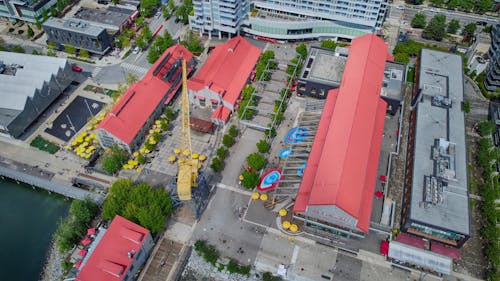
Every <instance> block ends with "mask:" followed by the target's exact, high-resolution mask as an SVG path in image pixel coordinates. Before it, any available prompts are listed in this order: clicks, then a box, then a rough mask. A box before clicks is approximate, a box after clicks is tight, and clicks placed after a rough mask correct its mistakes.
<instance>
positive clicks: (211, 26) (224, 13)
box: [189, 0, 250, 38]
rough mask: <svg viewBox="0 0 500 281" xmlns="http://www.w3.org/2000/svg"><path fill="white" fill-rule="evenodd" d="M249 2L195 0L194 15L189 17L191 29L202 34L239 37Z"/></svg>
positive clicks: (241, 0)
mask: <svg viewBox="0 0 500 281" xmlns="http://www.w3.org/2000/svg"><path fill="white" fill-rule="evenodd" d="M249 2H250V1H249V0H193V7H194V15H193V16H190V17H189V27H190V28H191V29H194V30H197V31H199V32H200V34H208V36H209V37H211V36H212V35H218V37H219V38H221V37H222V36H223V35H225V36H227V37H232V36H233V35H239V33H240V29H241V26H242V24H243V22H244V20H245V18H246V16H247V14H248V11H249Z"/></svg>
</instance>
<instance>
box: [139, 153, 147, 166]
mask: <svg viewBox="0 0 500 281" xmlns="http://www.w3.org/2000/svg"><path fill="white" fill-rule="evenodd" d="M146 160H147V159H146V156H144V155H142V154H139V155H138V156H137V162H139V164H140V165H144V164H146Z"/></svg>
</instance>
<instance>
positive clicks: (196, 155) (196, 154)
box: [191, 153, 200, 159]
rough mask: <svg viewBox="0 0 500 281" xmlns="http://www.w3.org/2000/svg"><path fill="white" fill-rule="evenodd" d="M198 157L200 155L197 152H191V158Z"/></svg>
mask: <svg viewBox="0 0 500 281" xmlns="http://www.w3.org/2000/svg"><path fill="white" fill-rule="evenodd" d="M198 157H200V155H199V154H198V153H193V154H192V155H191V158H193V159H198Z"/></svg>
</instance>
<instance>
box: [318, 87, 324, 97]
mask: <svg viewBox="0 0 500 281" xmlns="http://www.w3.org/2000/svg"><path fill="white" fill-rule="evenodd" d="M319 96H320V97H324V96H325V89H320V90H319Z"/></svg>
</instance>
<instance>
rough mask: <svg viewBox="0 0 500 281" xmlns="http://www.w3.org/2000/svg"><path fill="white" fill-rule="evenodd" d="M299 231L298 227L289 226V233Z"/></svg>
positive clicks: (294, 225)
mask: <svg viewBox="0 0 500 281" xmlns="http://www.w3.org/2000/svg"><path fill="white" fill-rule="evenodd" d="M297 230H299V227H298V226H297V225H296V224H292V225H290V231H291V232H297Z"/></svg>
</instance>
